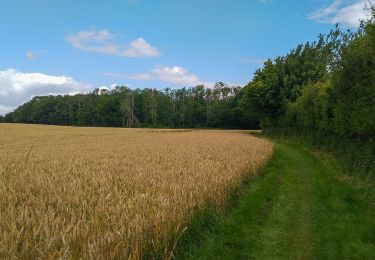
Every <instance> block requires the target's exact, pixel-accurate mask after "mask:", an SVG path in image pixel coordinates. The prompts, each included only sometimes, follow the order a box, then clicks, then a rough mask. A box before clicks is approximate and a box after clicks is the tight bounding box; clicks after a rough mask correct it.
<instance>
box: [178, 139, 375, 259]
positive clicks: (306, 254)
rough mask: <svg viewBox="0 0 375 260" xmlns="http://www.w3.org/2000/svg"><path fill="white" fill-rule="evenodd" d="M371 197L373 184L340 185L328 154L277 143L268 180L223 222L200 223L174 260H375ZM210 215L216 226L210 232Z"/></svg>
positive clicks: (345, 181)
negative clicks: (301, 259)
mask: <svg viewBox="0 0 375 260" xmlns="http://www.w3.org/2000/svg"><path fill="white" fill-rule="evenodd" d="M373 195H374V183H373V182H364V181H363V180H361V179H359V178H342V175H341V169H340V168H339V167H338V165H337V164H336V163H335V162H334V161H333V160H332V158H330V157H329V156H327V155H326V154H322V153H314V152H311V151H309V150H308V149H306V147H304V146H302V145H300V144H299V142H290V141H277V140H276V147H275V153H274V156H273V158H272V160H271V161H270V162H269V164H268V166H267V167H266V169H265V171H264V174H263V175H262V176H261V177H259V178H257V179H256V180H255V181H253V182H250V183H249V185H248V186H247V189H246V190H245V191H244V192H243V193H242V194H241V196H240V198H239V200H238V201H237V203H236V207H234V208H230V209H229V211H228V212H227V214H226V215H224V216H221V217H217V216H215V215H213V214H209V215H207V216H204V215H203V216H198V217H201V218H203V220H200V222H198V221H196V222H198V223H203V224H204V225H198V226H199V227H202V229H203V232H202V231H201V234H199V233H196V232H195V233H194V236H193V237H191V236H187V238H186V240H187V241H186V240H185V241H183V243H182V246H183V248H182V249H184V250H180V251H178V252H177V253H178V254H177V255H176V257H177V259H300V258H303V259H305V258H307V259H373V258H374V257H375V251H374V249H375V236H374V233H373V230H374V228H375V211H374V205H373V201H372V199H371V198H373ZM212 215H213V218H212V219H213V220H215V222H216V224H215V222H214V223H212V222H208V225H206V222H205V219H204V218H205V217H212ZM212 219H209V220H212ZM194 224H195V223H194ZM189 241H190V243H187V242H189ZM197 241H198V242H197Z"/></svg>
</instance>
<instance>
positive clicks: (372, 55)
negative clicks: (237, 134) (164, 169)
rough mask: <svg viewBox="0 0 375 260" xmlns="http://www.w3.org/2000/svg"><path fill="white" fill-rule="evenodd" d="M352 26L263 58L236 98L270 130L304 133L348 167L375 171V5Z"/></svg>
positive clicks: (371, 173) (283, 132) (306, 137)
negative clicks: (359, 23) (272, 57)
mask: <svg viewBox="0 0 375 260" xmlns="http://www.w3.org/2000/svg"><path fill="white" fill-rule="evenodd" d="M372 9H373V10H372V11H373V19H372V20H370V21H368V22H365V23H363V24H362V26H361V28H360V29H359V30H357V31H355V32H352V31H346V32H342V31H340V29H339V28H338V27H337V26H336V28H335V30H332V31H331V32H330V34H329V35H328V36H323V35H320V36H319V39H318V41H316V42H313V43H312V44H310V43H306V44H305V45H299V46H297V48H296V49H294V50H292V51H291V52H290V53H288V54H287V55H286V56H285V57H278V58H276V59H275V60H274V61H271V60H269V61H267V62H266V63H265V64H264V67H263V68H262V69H260V70H258V71H257V72H256V73H255V76H254V79H253V80H252V81H251V82H250V83H249V84H248V85H247V86H246V87H245V89H244V91H243V97H242V98H241V100H240V101H239V105H240V107H241V109H242V110H243V111H244V112H243V114H244V115H246V116H253V117H255V118H257V119H258V120H259V121H260V122H261V126H262V128H263V129H264V130H265V131H266V132H268V133H273V134H287V135H302V136H303V137H304V138H305V139H307V140H310V142H312V143H313V144H315V145H319V146H320V147H323V148H325V149H327V150H329V151H331V152H334V153H335V154H337V155H338V156H339V157H340V158H341V159H342V160H343V161H344V162H345V163H346V165H347V166H348V170H349V171H351V170H352V169H357V170H360V171H362V172H364V173H367V174H370V175H374V176H375V174H374V172H375V159H374V158H375V141H374V139H375V116H374V115H375V102H374V100H375V22H374V21H375V9H374V8H372Z"/></svg>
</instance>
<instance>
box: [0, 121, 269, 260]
mask: <svg viewBox="0 0 375 260" xmlns="http://www.w3.org/2000/svg"><path fill="white" fill-rule="evenodd" d="M272 151H273V146H272V144H271V143H269V142H267V141H266V140H262V139H258V138H255V137H252V136H250V135H248V134H245V133H241V132H235V131H176V130H171V131H169V130H162V131H160V130H150V129H114V128H74V127H57V126H36V125H16V124H12V125H10V124H0V258H80V257H83V258H100V259H102V258H115V257H120V258H130V259H139V258H142V257H145V254H158V255H161V256H162V257H163V258H170V257H171V253H172V252H173V249H174V246H175V243H176V241H177V239H178V237H179V235H181V233H182V232H184V230H185V229H186V228H187V225H188V221H189V219H190V218H191V217H192V216H193V214H194V212H195V210H196V209H198V208H203V207H205V206H206V205H208V204H213V205H215V206H216V207H217V208H218V209H220V207H223V206H224V205H225V203H226V201H227V199H228V196H229V194H230V192H231V191H232V190H233V188H234V187H235V186H237V185H239V184H240V183H241V181H242V180H243V179H244V178H245V177H246V175H248V174H251V173H253V174H255V173H257V172H258V171H259V169H260V168H261V167H262V166H263V165H264V164H265V163H266V161H267V160H268V159H269V158H270V156H271V155H272Z"/></svg>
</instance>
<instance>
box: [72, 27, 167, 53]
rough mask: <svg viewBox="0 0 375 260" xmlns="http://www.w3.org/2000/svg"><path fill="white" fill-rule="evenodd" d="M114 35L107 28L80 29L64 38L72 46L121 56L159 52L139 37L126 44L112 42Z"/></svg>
mask: <svg viewBox="0 0 375 260" xmlns="http://www.w3.org/2000/svg"><path fill="white" fill-rule="evenodd" d="M115 38H116V35H114V34H112V33H110V32H109V31H107V30H100V31H97V30H90V31H80V32H79V33H78V34H76V35H69V36H68V37H67V38H66V40H67V41H68V42H69V43H70V44H72V45H73V47H74V48H77V49H79V50H83V51H91V52H97V53H104V54H111V55H116V56H122V57H156V56H160V55H161V53H160V52H159V50H158V49H157V48H155V47H154V46H152V45H151V44H149V43H148V42H146V40H145V39H143V38H142V37H139V38H137V39H134V40H132V41H130V42H129V43H128V44H125V45H120V44H116V43H114V42H113V40H114V39H115Z"/></svg>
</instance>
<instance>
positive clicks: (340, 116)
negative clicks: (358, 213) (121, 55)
mask: <svg viewBox="0 0 375 260" xmlns="http://www.w3.org/2000/svg"><path fill="white" fill-rule="evenodd" d="M371 9H372V19H371V20H369V21H367V22H362V25H361V27H360V28H359V29H358V30H355V31H350V30H349V31H341V30H340V29H339V27H338V26H336V28H335V29H334V30H332V31H331V32H330V33H329V34H328V35H320V36H319V37H318V39H317V40H316V41H314V42H308V43H305V44H301V45H298V46H297V47H296V48H295V49H293V50H291V51H290V52H289V53H288V54H287V55H285V56H280V57H277V58H275V59H273V60H268V61H266V62H265V63H264V66H263V68H261V69H259V70H257V71H256V72H255V74H254V77H253V79H252V80H251V81H250V82H249V83H248V84H247V85H246V86H245V87H243V88H241V87H229V86H226V85H225V84H223V83H218V84H216V86H215V87H214V88H205V87H204V86H196V87H193V88H182V89H179V90H171V89H165V90H155V89H143V90H139V89H137V90H130V89H129V88H127V87H117V88H115V89H113V90H111V91H106V90H95V91H93V92H92V93H89V94H85V95H83V94H80V95H75V96H49V97H35V98H33V99H32V100H31V101H29V102H27V103H25V104H23V105H21V106H20V107H18V108H17V109H16V110H15V111H14V112H12V113H9V114H7V115H6V116H5V117H4V118H2V119H1V120H3V121H5V122H22V123H41V124H59V125H79V126H125V127H178V128H181V127H189V128H191V127H215V128H257V127H259V126H260V127H261V128H262V129H263V130H264V131H265V132H266V133H268V134H277V135H293V136H301V137H303V138H304V139H305V140H307V141H309V142H311V143H313V144H316V145H319V146H320V147H323V148H325V149H327V150H329V151H332V152H334V153H335V154H337V155H338V156H339V157H340V158H342V159H343V160H344V161H345V163H346V165H347V166H348V167H349V168H350V169H352V168H355V169H358V170H360V171H361V172H363V173H367V174H369V173H372V174H374V171H375V160H374V158H375V23H374V18H375V9H374V8H371ZM374 175H375V174H374Z"/></svg>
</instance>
